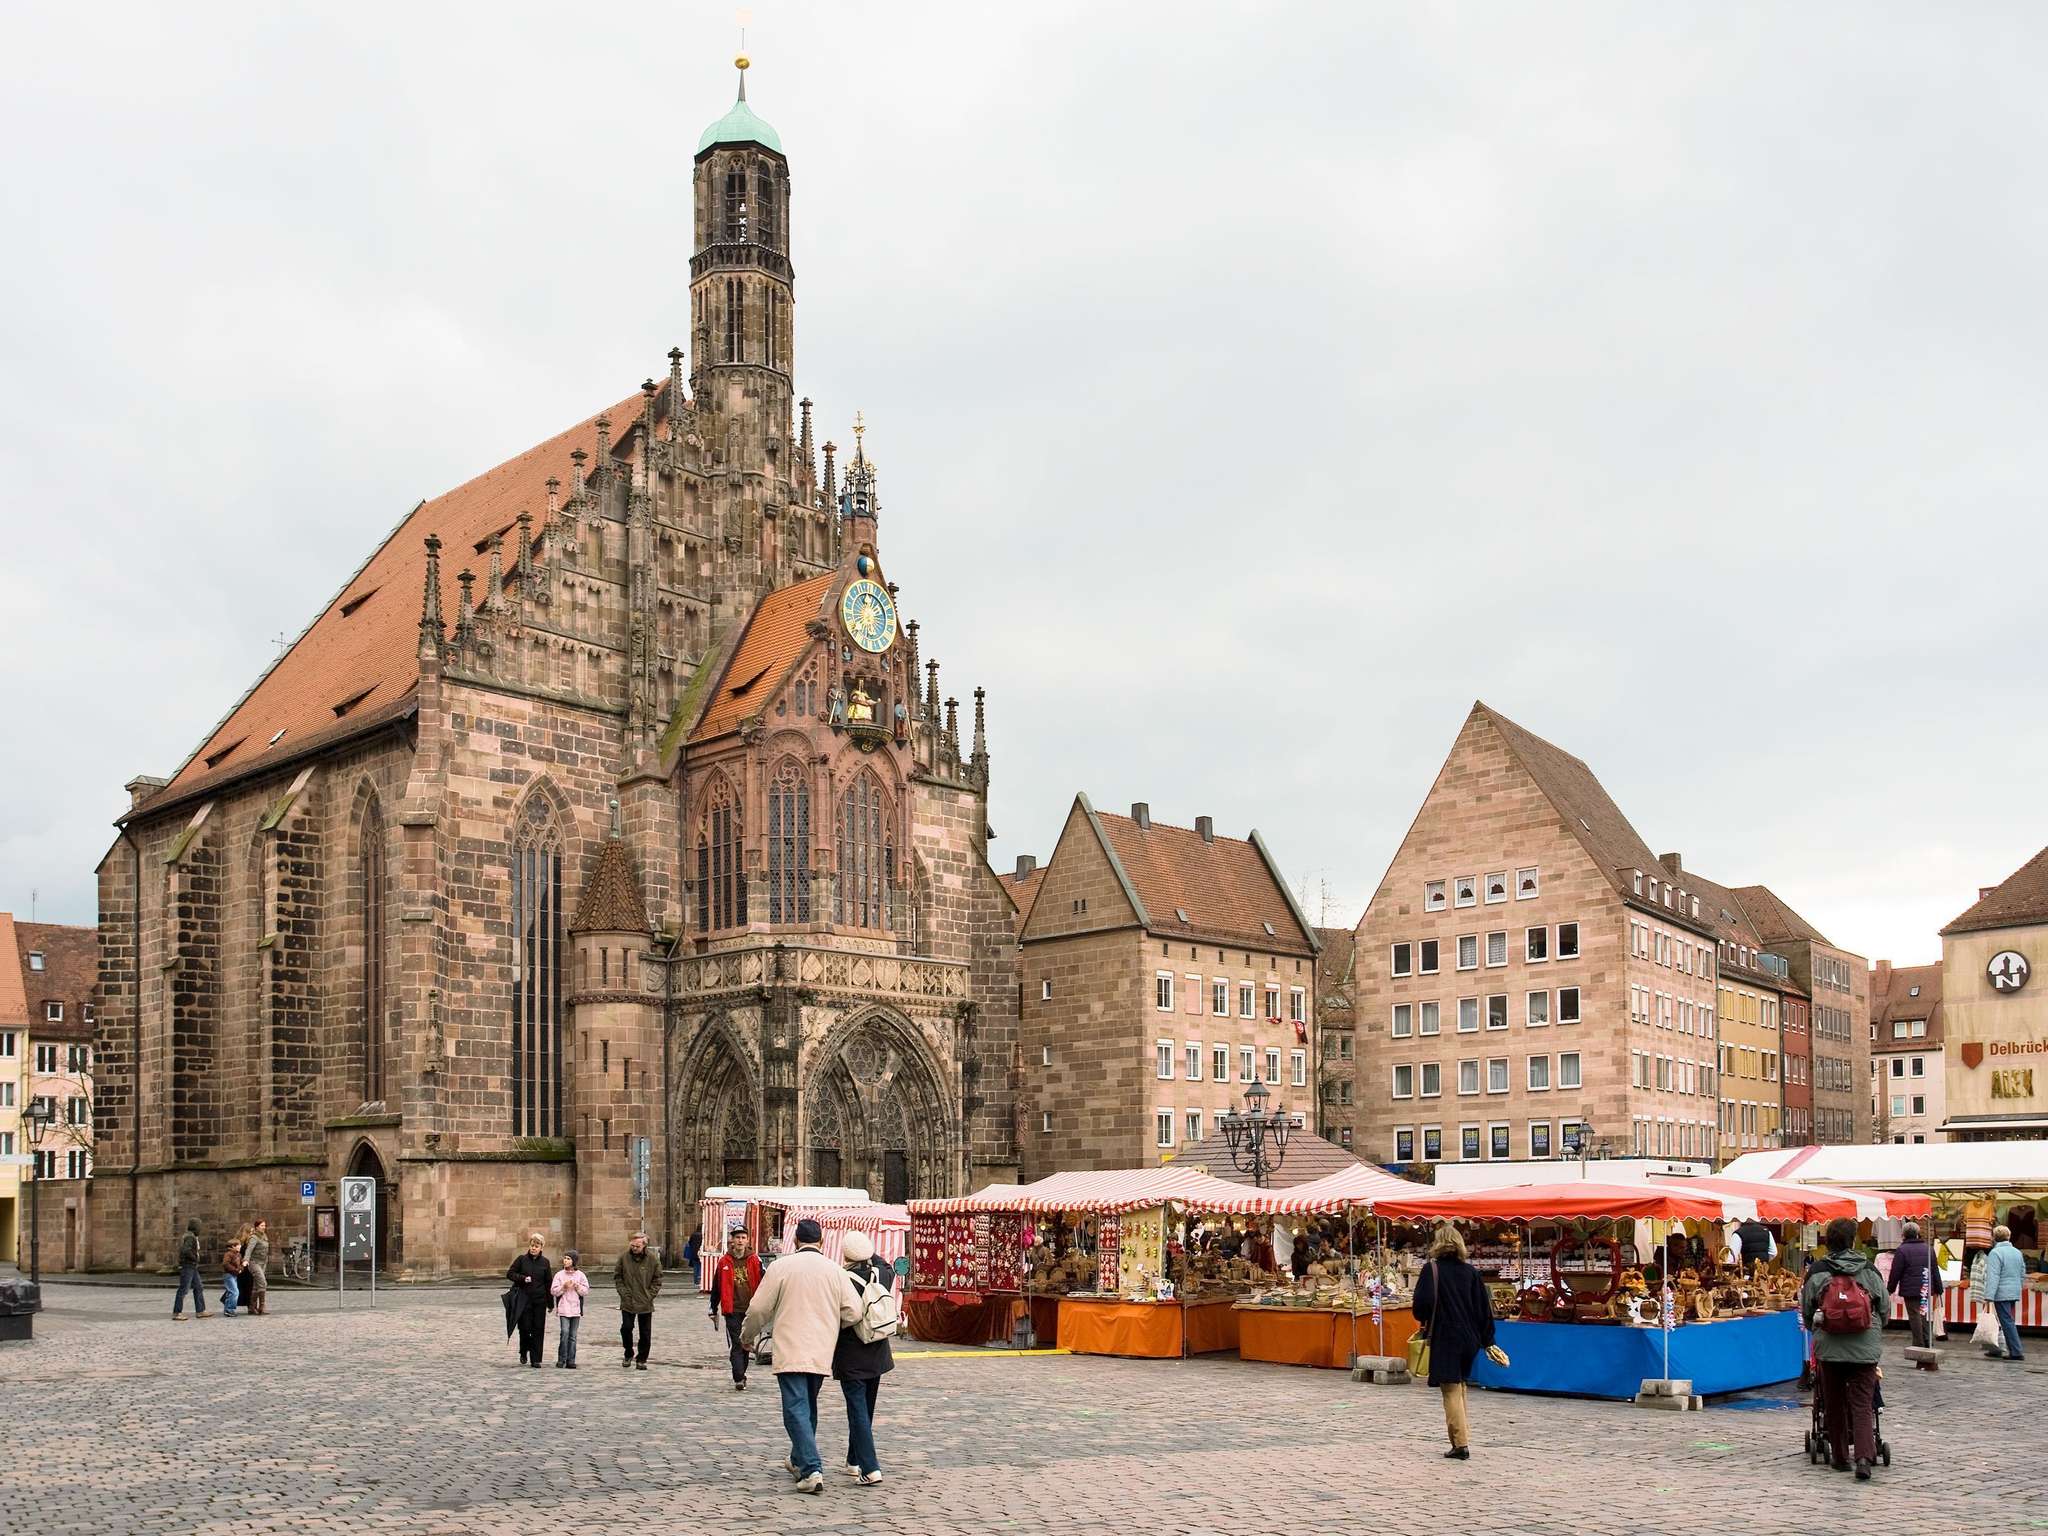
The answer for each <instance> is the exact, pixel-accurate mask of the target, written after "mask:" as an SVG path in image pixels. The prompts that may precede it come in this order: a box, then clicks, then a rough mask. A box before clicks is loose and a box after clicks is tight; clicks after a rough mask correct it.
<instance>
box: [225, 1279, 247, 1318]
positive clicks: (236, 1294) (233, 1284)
mask: <svg viewBox="0 0 2048 1536" xmlns="http://www.w3.org/2000/svg"><path fill="white" fill-rule="evenodd" d="M241 1299H242V1283H241V1281H239V1280H238V1279H236V1278H235V1277H234V1276H233V1275H222V1276H221V1277H220V1310H221V1313H222V1315H224V1316H226V1317H233V1316H234V1315H235V1303H236V1302H238V1301H240V1300H241Z"/></svg>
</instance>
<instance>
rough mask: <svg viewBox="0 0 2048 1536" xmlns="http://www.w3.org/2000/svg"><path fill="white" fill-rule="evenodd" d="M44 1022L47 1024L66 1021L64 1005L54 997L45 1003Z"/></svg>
mask: <svg viewBox="0 0 2048 1536" xmlns="http://www.w3.org/2000/svg"><path fill="white" fill-rule="evenodd" d="M43 1022H44V1023H46V1024H62V1023H63V1022H64V1005H63V1004H62V1003H60V1002H57V1001H55V1000H54V999H52V1000H51V1001H49V1002H46V1003H44V1004H43Z"/></svg>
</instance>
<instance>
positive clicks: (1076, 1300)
mask: <svg viewBox="0 0 2048 1536" xmlns="http://www.w3.org/2000/svg"><path fill="white" fill-rule="evenodd" d="M1059 1347H1060V1348H1061V1349H1064V1350H1069V1351H1071V1352H1072V1353H1074V1354H1077V1355H1122V1356H1124V1357H1126V1358H1129V1359H1137V1360H1178V1359H1179V1358H1180V1357H1181V1355H1182V1354H1183V1353H1187V1354H1196V1355H1200V1354H1211V1353H1215V1352H1218V1351H1228V1350H1232V1349H1235V1348H1236V1347H1237V1314H1236V1313H1235V1312H1234V1311H1232V1310H1231V1305H1230V1303H1229V1302H1227V1301H1206V1302H1197V1303H1195V1304H1194V1305H1193V1306H1190V1307H1186V1308H1183V1307H1182V1306H1181V1304H1180V1303H1179V1302H1177V1301H1110V1300H1101V1301H1097V1300H1092V1299H1089V1298H1085V1297H1079V1296H1066V1297H1062V1298H1061V1300H1060V1323H1059Z"/></svg>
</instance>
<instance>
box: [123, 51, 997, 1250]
mask: <svg viewBox="0 0 2048 1536" xmlns="http://www.w3.org/2000/svg"><path fill="white" fill-rule="evenodd" d="M745 67H746V66H745V61H744V60H742V61H741V68H742V70H744V69H745ZM741 80H742V90H741V93H740V98H739V100H738V101H737V102H736V103H735V104H734V106H733V108H732V110H731V111H730V112H729V113H727V114H726V115H725V116H724V117H722V118H721V119H719V121H717V122H716V123H714V124H712V125H711V127H710V128H708V129H707V130H706V131H705V133H704V135H703V137H702V139H701V140H700V141H699V143H698V145H697V149H696V154H695V160H694V180H695V199H696V223H695V250H694V253H693V254H692V256H691V258H690V262H689V278H688V283H689V303H690V323H689V328H690V349H689V352H688V354H687V369H686V366H685V353H684V352H683V351H682V349H680V348H678V349H675V350H673V351H671V352H670V353H669V368H668V371H667V374H666V377H665V378H663V379H661V380H659V381H658V382H657V381H655V380H649V381H648V382H647V383H645V384H644V385H642V386H641V388H640V389H638V390H636V391H634V392H633V393H632V394H630V395H629V396H628V397H627V398H626V399H624V400H622V401H619V402H618V403H616V404H613V405H609V406H607V407H606V408H605V409H603V410H600V411H597V412H596V413H594V414H593V415H592V416H591V417H589V418H588V419H586V420H584V421H582V422H579V423H578V424H576V425H575V426H572V427H570V428H569V429H568V430H566V431H564V432H562V433H561V434H559V435H558V436H556V437H553V438H550V439H549V440H548V441H546V442H543V443H541V444H539V445H538V446H536V447H534V448H531V449H529V450H528V451H527V452H525V453H523V454H521V455H519V456H518V457H517V458H514V459H512V460H510V461H508V462H506V463H504V464H501V465H499V466H498V467H497V468H496V469H494V470H491V471H489V472H488V473H486V474H484V475H482V476H480V477H478V478H477V479H475V480H472V481H470V482H469V483H468V484H466V485H463V486H460V487H458V488H457V489H455V490H453V491H450V492H448V493H446V494H445V495H442V496H439V497H436V498H434V499H432V500H429V501H425V502H422V503H421V504H420V505H419V506H417V507H415V508H414V509H413V510H412V511H411V512H409V513H408V514H407V515H406V516H405V517H404V518H403V519H402V520H401V521H400V523H399V525H398V527H397V528H396V529H395V530H394V531H393V532H392V533H391V534H390V536H389V537H388V538H387V539H385V541H384V542H383V543H382V544H381V545H380V546H379V547H378V548H377V549H376V550H375V551H374V552H373V553H372V554H371V556H370V557H369V559H367V560H366V561H365V562H364V563H363V564H362V565H361V566H360V567H359V568H358V569H357V570H356V571H355V573H354V574H353V575H350V576H349V577H348V578H347V579H346V580H345V581H344V582H343V583H342V585H341V587H340V589H339V590H338V591H337V592H336V594H335V596H334V598H333V600H332V601H331V602H330V603H329V604H328V606H327V607H326V608H325V609H324V610H323V611H322V612H321V613H320V614H319V616H318V617H317V618H316V619H315V620H314V621H313V623H312V624H311V625H310V626H309V627H308V629H307V630H306V631H305V633H304V634H303V635H301V636H300V637H299V639H298V641H297V642H296V643H295V644H294V645H292V647H291V648H290V649H289V650H288V651H287V652H286V653H285V654H284V655H283V656H282V657H281V658H280V659H279V660H278V661H277V663H276V664H275V665H274V666H272V667H271V668H270V669H269V671H267V672H266V673H265V674H264V675H263V676H262V677H261V678H260V679H259V680H258V681H257V682H256V683H255V685H254V686H253V687H252V688H251V689H250V690H249V692H248V693H247V694H246V695H245V696H244V697H243V698H242V700H241V701H240V702H239V703H237V704H236V705H235V706H234V707H233V708H232V709H231V710H230V711H229V712H228V714H227V716H226V717H225V718H224V719H223V720H222V721H221V723H220V724H219V725H218V726H217V727H215V728H214V729H213V730H212V731H211V732H209V733H208V734H207V735H206V736H205V739H204V740H203V741H202V742H201V744H200V746H199V747H198V749H197V750H196V751H195V752H194V753H193V754H192V756H191V758H190V759H189V760H187V761H186V762H185V763H184V764H182V765H181V766H180V767H179V768H178V769H177V771H176V772H175V773H174V774H172V775H171V776H170V778H169V779H168V780H165V779H154V778H138V779H137V780H136V781H135V782H134V783H133V784H132V785H131V786H130V787H131V792H132V799H133V808H132V809H131V810H130V811H129V813H128V814H127V815H126V816H125V817H124V818H123V820H122V822H121V827H120V838H119V840H118V841H117V842H116V843H115V845H114V846H113V848H112V849H111V850H110V852H109V853H108V855H107V857H106V859H105V861H104V862H103V864H102V866H101V869H100V913H101V918H100V945H101V959H100V981H101V1007H102V1010H103V1012H102V1018H101V1023H102V1028H101V1039H102V1042H103V1045H102V1059H101V1062H100V1073H99V1092H98V1099H97V1111H98V1113H97V1127H98V1167H97V1174H98V1177H97V1180H96V1183H97V1185H98V1188H97V1191H96V1195H95V1201H94V1205H95V1214H96V1222H97V1226H98V1234H97V1244H96V1252H97V1254H98V1256H99V1258H100V1259H101V1261H102V1262H112V1263H116V1264H134V1265H157V1264H161V1263H163V1262H165V1260H166V1259H167V1258H168V1256H169V1254H170V1252H171V1247H170V1245H171V1243H172V1242H173V1239H174V1235H175V1233H176V1232H177V1230H178V1229H179V1228H180V1227H181V1226H182V1224H183V1221H184V1219H185V1218H186V1217H188V1216H193V1215H196V1216H199V1217H200V1218H201V1219H202V1221H203V1222H204V1223H205V1224H206V1225H207V1226H208V1228H209V1232H210V1234H211V1233H217V1232H218V1231H220V1230H221V1229H224V1228H225V1227H226V1226H227V1225H228V1224H229V1223H230V1222H232V1221H239V1220H241V1219H243V1218H245V1217H250V1216H254V1215H259V1214H267V1215H269V1216H270V1217H271V1219H272V1221H273V1224H274V1226H275V1227H276V1228H277V1229H278V1230H280V1231H283V1232H292V1231H295V1230H297V1229H298V1228H299V1225H300V1222H301V1221H302V1219H303V1218H302V1216H301V1213H300V1207H299V1199H298V1192H299V1183H300V1181H301V1180H302V1179H306V1180H313V1181H315V1182H316V1183H317V1184H318V1185H319V1187H320V1192H321V1197H322V1198H323V1199H331V1198H332V1190H333V1186H334V1182H335V1180H336V1179H337V1177H338V1176H340V1175H343V1174H347V1173H358V1174H367V1175H369V1176H371V1177H373V1178H374V1179H375V1180H376V1181H377V1183H378V1185H379V1188H380V1192H381V1196H382V1198H381V1202H380V1205H381V1209H380V1216H381V1220H380V1226H379V1234H378V1235H379V1240H380V1242H381V1243H382V1244H383V1246H384V1248H385V1260H386V1262H387V1264H390V1265H393V1266H395V1267H397V1268H399V1269H401V1270H402V1271H404V1272H407V1273H412V1274H421V1275H426V1274H438V1273H446V1272H449V1271H461V1270H478V1269H495V1268H497V1267H500V1266H502V1265H503V1264H504V1262H505V1259H506V1256H507V1254H508V1253H510V1252H511V1251H512V1249H513V1248H514V1246H516V1242H517V1238H518V1235H519V1234H523V1233H525V1232H527V1231H529V1230H532V1229H535V1228H538V1229H540V1230H543V1231H545V1232H548V1233H550V1234H552V1237H553V1240H554V1241H557V1242H568V1243H575V1244H579V1245H581V1246H582V1247H583V1248H584V1250H585V1252H586V1254H596V1255H603V1254H606V1253H609V1252H610V1251H612V1250H613V1248H614V1247H616V1246H617V1245H619V1244H621V1243H623V1241H624V1240H625V1237H626V1236H627V1234H628V1233H629V1232H630V1231H631V1230H632V1228H633V1227H634V1226H635V1225H637V1224H638V1222H639V1220H640V1211H641V1209H642V1204H641V1200H642V1196H641V1192H640V1190H639V1189H638V1188H636V1184H635V1178H634V1173H635V1160H636V1151H637V1149H638V1146H639V1144H640V1141H641V1139H643V1138H644V1139H645V1142H646V1145H647V1155H648V1178H647V1180H646V1189H645V1195H644V1201H645V1205H644V1208H645V1211H646V1222H647V1225H648V1226H649V1227H650V1228H651V1229H652V1231H653V1235H654V1236H655V1239H656V1241H657V1242H665V1243H667V1244H669V1245H670V1246H671V1249H672V1250H673V1249H674V1248H675V1247H679V1246H680V1243H681V1241H682V1239H683V1237H684V1236H685V1235H686V1234H687V1232H688V1230H689V1227H690V1217H689V1214H688V1213H690V1212H691V1211H693V1210H694V1209H695V1202H696V1200H697V1197H698V1195H699V1193H700V1192H701V1190H702V1189H703V1188H704V1187H706V1186H708V1185H712V1184H718V1183H723V1182H728V1181H740V1180H762V1181H768V1182H776V1181H780V1182H788V1183H798V1182H819V1183H831V1184H840V1183H852V1184H865V1185H866V1186H867V1187H868V1188H869V1189H870V1190H871V1191H872V1192H873V1193H874V1194H875V1195H876V1196H877V1197H887V1198H889V1199H892V1200H896V1199H902V1198H904V1197H906V1196H921V1195H943V1194H950V1193H954V1192H958V1191H962V1190H965V1189H967V1188H969V1187H971V1186H974V1185H977V1184H980V1183H983V1182H987V1181H988V1180H990V1179H995V1178H1004V1177H1013V1176H1014V1175H1015V1172H1016V1168H1017V1146H1016V1126H1015V1120H1014V1103H1015V1099H1014V1090H1013V1078H1014V1072H1015V1068H1016V1049H1017V1047H1016V1006H1017V1005H1016V997H1017V982H1016V970H1015V963H1016V962H1015V949H1014V934H1013V927H1012V924H1013V918H1014V910H1015V909H1014V905H1013V903H1012V901H1011V899H1010V897H1009V896H1008V895H1007V894H1006V892H1005V891H1004V889H1003V886H1002V884H1001V882H1000V881H998V879H997V878H996V876H995V875H994V874H993V873H992V872H991V871H990V869H989V868H988V865H987V862H986V858H985V850H986V841H987V836H988V831H987V819H986V804H987V789H988V776H989V758H988V753H987V750H986V746H985V737H984V722H983V711H982V704H981V696H980V694H979V692H977V693H976V695H975V699H974V704H973V713H972V720H971V736H970V737H968V738H966V739H963V735H962V725H961V722H960V720H959V706H958V703H957V701H956V700H955V699H952V698H945V697H942V694H941V689H940V681H939V669H938V664H937V663H936V662H935V661H924V660H922V659H921V658H920V655H919V639H918V633H917V625H916V624H915V623H905V622H903V621H902V620H901V617H900V612H899V607H898V593H897V589H896V587H895V585H894V584H893V583H891V582H890V581H889V579H888V574H887V570H886V567H885V565H884V564H883V557H882V545H881V540H880V536H879V533H878V520H879V518H880V515H881V502H880V496H879V493H878V489H877V470H876V465H875V463H874V461H873V459H872V458H870V457H869V455H868V454H867V453H866V452H865V450H864V449H863V448H862V447H860V446H859V437H860V432H861V430H862V429H860V428H858V427H856V429H855V434H856V446H855V448H854V451H853V453H852V454H851V455H850V456H849V458H848V459H847V460H846V462H845V463H844V464H843V465H841V464H840V463H839V462H838V460H837V449H836V447H835V445H834V444H832V443H829V442H827V443H824V444H823V445H822V468H821V467H820V449H819V445H818V444H816V443H814V441H813V427H812V419H811V403H810V401H809V400H801V401H799V400H797V399H796V398H795V387H794V373H793V365H794V355H795V354H794V345H795V341H794V336H795V333H794V327H793V300H794V273H793V268H792V265H791V261H790V251H791V248H792V230H793V228H794V210H793V206H792V201H791V181H790V172H789V164H788V161H787V159H786V158H785V157H784V155H783V152H782V147H781V143H780V141H779V139H778V137H777V135H776V133H775V131H774V130H773V129H772V128H770V127H769V126H768V125H767V124H766V123H765V122H763V121H762V120H761V119H760V118H759V117H757V116H756V115H755V114H754V113H753V111H752V109H751V108H750V107H749V106H748V105H747V102H746V99H745V91H744V80H745V76H744V74H743V75H742V76H741ZM677 297H678V299H679V298H680V295H678V296H677ZM209 1241H211V1236H209Z"/></svg>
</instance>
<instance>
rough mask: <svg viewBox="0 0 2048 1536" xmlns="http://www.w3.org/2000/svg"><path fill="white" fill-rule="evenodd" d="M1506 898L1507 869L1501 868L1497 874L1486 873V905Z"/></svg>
mask: <svg viewBox="0 0 2048 1536" xmlns="http://www.w3.org/2000/svg"><path fill="white" fill-rule="evenodd" d="M1507 899H1508V874H1507V871H1506V870H1502V871H1501V872H1500V873H1499V874H1497V875H1488V876H1487V877H1486V904H1487V905H1488V906H1489V907H1490V906H1492V905H1493V904H1494V903H1495V902H1499V901H1506V900H1507Z"/></svg>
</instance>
